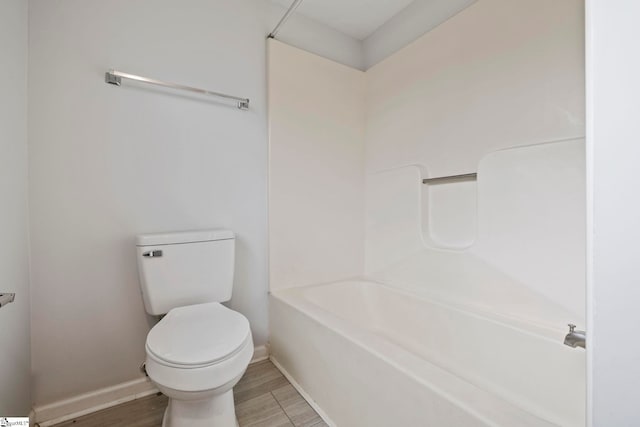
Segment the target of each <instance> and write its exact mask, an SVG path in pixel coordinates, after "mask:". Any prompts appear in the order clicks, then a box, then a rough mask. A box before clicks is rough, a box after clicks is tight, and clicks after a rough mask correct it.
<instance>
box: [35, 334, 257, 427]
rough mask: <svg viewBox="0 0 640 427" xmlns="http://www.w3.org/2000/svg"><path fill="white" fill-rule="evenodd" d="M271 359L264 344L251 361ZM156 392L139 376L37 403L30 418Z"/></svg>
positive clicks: (48, 422)
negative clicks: (78, 393) (47, 402)
mask: <svg viewBox="0 0 640 427" xmlns="http://www.w3.org/2000/svg"><path fill="white" fill-rule="evenodd" d="M268 358H269V347H268V346H267V345H261V346H258V347H256V348H255V349H254V351H253V358H252V359H251V362H250V363H256V362H261V361H263V360H267V359H268ZM155 393H158V389H157V388H156V387H155V386H154V385H153V383H151V381H150V380H149V378H146V377H145V378H139V379H136V380H133V381H127V382H125V383H121V384H116V385H114V386H111V387H105V388H101V389H99V390H94V391H91V392H88V393H84V394H80V395H78V396H74V397H71V398H69V399H64V400H60V401H58V402H53V403H49V404H47V405H40V406H34V408H33V409H32V411H31V414H30V419H31V420H32V422H33V423H34V424H35V426H37V427H49V426H52V425H54V424H58V423H62V422H65V421H69V420H72V419H74V418H78V417H81V416H83V415H87V414H90V413H92V412H97V411H101V410H103V409H107V408H111V407H112V406H116V405H120V404H121V403H126V402H130V401H132V400H136V399H140V398H143V397H146V396H150V395H152V394H155Z"/></svg>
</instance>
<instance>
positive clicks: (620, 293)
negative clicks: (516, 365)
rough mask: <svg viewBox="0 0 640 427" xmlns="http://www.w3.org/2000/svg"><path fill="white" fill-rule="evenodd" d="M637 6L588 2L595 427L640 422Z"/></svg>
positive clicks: (590, 339) (628, 1)
mask: <svg viewBox="0 0 640 427" xmlns="http://www.w3.org/2000/svg"><path fill="white" fill-rule="evenodd" d="M639 15H640V4H639V3H638V2H636V1H632V0H616V1H609V0H588V1H587V76H588V84H587V95H588V96H587V106H588V115H587V123H588V128H587V129H588V132H587V155H588V190H589V191H588V194H589V209H588V212H589V214H590V218H589V228H588V232H587V236H588V239H589V260H588V265H589V296H590V298H589V300H590V307H589V310H588V311H589V317H588V325H587V326H588V329H587V333H588V335H587V345H588V354H589V361H588V366H587V369H588V370H587V376H588V377H589V381H590V384H589V397H588V401H589V418H590V423H589V425H590V426H596V427H607V426H620V427H631V426H637V425H640V413H639V412H638V383H639V382H640V365H639V364H638V360H639V357H640V343H639V342H638V340H637V339H635V338H634V337H633V333H634V332H635V331H636V330H637V326H638V324H640V311H639V310H638V301H640V287H639V286H638V277H639V276H640V265H639V263H638V241H640V223H639V219H640V203H639V201H638V197H637V195H638V181H639V180H638V159H640V145H639V144H638V134H640V122H639V121H638V111H639V110H640V108H639V106H638V99H639V98H638V97H639V95H640V82H639V81H638V75H640V58H638V56H637V55H635V54H634V53H635V52H637V41H638V38H639V37H640V28H639V27H638V22H637V17H638V16H639Z"/></svg>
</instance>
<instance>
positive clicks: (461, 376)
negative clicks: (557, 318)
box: [269, 280, 585, 427]
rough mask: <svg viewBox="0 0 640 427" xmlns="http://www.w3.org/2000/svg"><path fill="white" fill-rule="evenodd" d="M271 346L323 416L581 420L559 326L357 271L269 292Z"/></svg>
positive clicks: (332, 419)
mask: <svg viewBox="0 0 640 427" xmlns="http://www.w3.org/2000/svg"><path fill="white" fill-rule="evenodd" d="M269 310H270V322H271V337H270V345H271V355H272V359H273V360H274V362H275V363H276V364H277V365H278V366H279V367H280V368H281V369H282V370H283V371H284V372H285V374H286V375H287V376H289V377H290V379H292V380H293V381H294V382H295V383H296V385H297V386H298V387H299V388H300V389H301V390H302V392H303V394H305V395H306V397H308V398H309V399H310V400H311V402H312V404H313V405H314V406H315V407H316V408H317V409H318V410H319V412H321V413H322V414H324V416H325V417H326V418H327V419H326V421H328V422H329V423H330V424H333V425H337V426H341V427H358V426H367V427H374V426H380V427H388V426H397V427H403V426H437V427H449V426H461V427H470V426H505V427H516V426H556V425H557V426H570V427H573V426H584V425H585V353H584V351H583V350H582V349H572V348H570V347H567V346H565V345H563V343H562V340H563V336H564V333H563V332H562V331H551V330H547V329H545V328H541V327H536V326H533V325H528V324H523V323H518V322H516V321H509V320H508V319H504V318H500V317H497V316H494V315H492V314H490V313H480V312H477V311H471V310H469V309H463V308H461V307H456V306H454V305H451V304H445V303H442V302H438V301H435V300H433V299H427V298H421V297H417V296H415V295H412V294H408V293H405V292H403V291H400V290H396V289H394V288H392V287H388V286H385V285H383V284H380V283H375V282H372V281H366V280H349V281H343V282H336V283H330V284H324V285H317V286H309V287H302V288H293V289H286V290H281V291H275V292H272V293H271V296H270V307H269Z"/></svg>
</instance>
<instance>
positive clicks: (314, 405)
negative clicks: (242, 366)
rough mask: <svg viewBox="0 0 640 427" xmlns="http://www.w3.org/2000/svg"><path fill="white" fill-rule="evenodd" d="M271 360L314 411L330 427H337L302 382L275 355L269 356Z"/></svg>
mask: <svg viewBox="0 0 640 427" xmlns="http://www.w3.org/2000/svg"><path fill="white" fill-rule="evenodd" d="M269 360H271V362H272V363H273V364H274V365H276V368H278V369H279V370H280V372H282V375H284V376H285V378H286V379H287V380H289V382H290V383H291V385H292V386H293V388H295V389H296V390H297V391H298V393H300V395H301V396H302V398H303V399H304V400H306V401H307V403H308V404H309V406H311V407H312V408H313V410H314V411H316V413H317V414H318V415H320V418H322V420H323V421H324V422H325V423H326V424H327V425H328V426H329V427H336V423H334V422H333V421H331V418H329V416H328V415H327V414H326V412H324V411H323V410H322V408H321V407H319V406H318V404H317V403H316V402H315V400H313V399H312V398H311V396H309V394H308V393H307V392H306V391H304V389H303V388H302V387H301V386H300V384H298V382H297V381H296V380H295V379H294V378H293V377H292V376H291V374H290V373H289V372H287V370H286V369H285V368H283V367H282V365H281V364H280V363H279V362H278V361H277V360H276V359H275V358H274V357H273V356H269Z"/></svg>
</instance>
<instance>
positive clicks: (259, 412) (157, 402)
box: [54, 360, 327, 427]
mask: <svg viewBox="0 0 640 427" xmlns="http://www.w3.org/2000/svg"><path fill="white" fill-rule="evenodd" d="M233 394H234V398H235V404H236V416H237V417H238V422H239V423H240V427H323V426H326V425H327V424H325V422H324V421H322V419H321V418H320V417H319V416H318V414H316V412H315V411H314V410H313V408H311V406H309V404H308V403H307V402H306V401H305V400H304V399H303V398H302V396H300V394H299V393H298V392H297V391H296V389H294V388H293V386H292V385H291V384H290V383H289V381H287V379H286V378H285V377H284V375H282V373H281V372H280V371H279V370H278V369H277V368H276V367H275V366H274V365H273V363H271V362H270V361H268V360H265V361H263V362H258V363H254V364H252V365H249V367H248V368H247V372H246V373H245V374H244V376H243V377H242V379H241V380H240V382H239V383H238V384H237V385H236V386H235V388H234V389H233ZM166 406H167V398H166V397H165V396H163V395H162V394H157V395H153V396H148V397H144V398H142V399H138V400H134V401H132V402H127V403H123V404H121V405H118V406H114V407H112V408H108V409H104V410H102V411H98V412H94V413H92V414H88V415H84V416H82V417H78V418H76V419H74V420H70V421H65V422H63V423H60V424H56V425H55V426H54V427H71V426H73V427H111V426H126V427H160V426H161V425H162V415H163V414H164V410H165V408H166Z"/></svg>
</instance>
